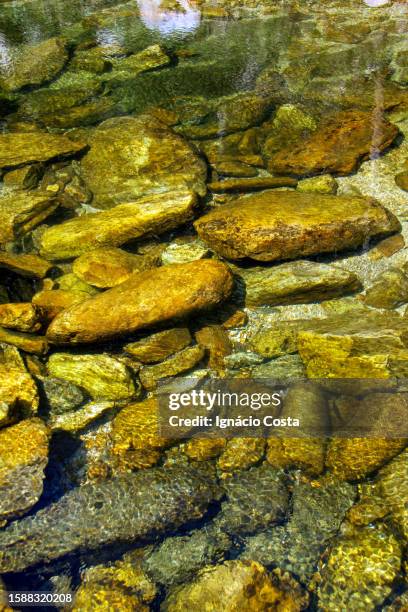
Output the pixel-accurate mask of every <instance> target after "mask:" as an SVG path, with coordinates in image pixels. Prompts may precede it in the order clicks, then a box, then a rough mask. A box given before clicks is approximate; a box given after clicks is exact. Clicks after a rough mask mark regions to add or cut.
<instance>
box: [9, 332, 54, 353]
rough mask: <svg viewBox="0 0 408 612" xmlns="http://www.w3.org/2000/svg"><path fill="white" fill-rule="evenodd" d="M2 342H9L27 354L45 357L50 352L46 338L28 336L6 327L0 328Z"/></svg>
mask: <svg viewBox="0 0 408 612" xmlns="http://www.w3.org/2000/svg"><path fill="white" fill-rule="evenodd" d="M0 342H7V344H11V345H12V346H16V347H17V348H18V349H21V350H22V351H25V352H26V353H34V354H35V355H44V354H45V353H47V352H48V342H47V339H46V338H45V336H37V335H34V334H26V333H22V332H19V331H14V330H11V329H6V328H5V327H0Z"/></svg>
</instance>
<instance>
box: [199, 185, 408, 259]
mask: <svg viewBox="0 0 408 612" xmlns="http://www.w3.org/2000/svg"><path fill="white" fill-rule="evenodd" d="M195 227H196V230H197V232H198V234H199V236H200V238H201V239H202V240H203V241H204V242H206V244H208V246H209V247H210V248H212V249H213V250H214V251H215V252H216V253H218V254H219V255H222V256H223V257H226V258H227V259H243V258H245V257H250V258H252V259H255V260H257V261H276V260H279V259H297V258H301V257H307V256H308V255H314V254H317V253H330V252H335V251H340V250H343V249H351V248H357V247H359V246H361V245H362V244H364V243H365V242H366V240H368V239H369V238H370V237H371V236H381V235H387V234H391V233H393V232H395V231H397V230H399V229H400V224H399V221H398V219H397V218H396V217H394V215H393V214H392V213H391V212H389V211H388V210H387V209H386V208H384V207H383V206H381V204H379V203H378V202H376V201H375V200H374V199H373V198H362V197H354V196H352V197H350V196H332V195H323V194H317V193H314V194H310V193H298V192H289V191H284V192H275V191H273V190H272V191H265V192H263V193H261V194H258V195H253V196H250V197H242V198H239V199H238V200H235V201H234V202H232V203H231V204H226V205H225V206H220V207H219V208H216V209H215V210H213V211H211V212H210V213H208V214H207V215H204V217H201V218H200V219H198V220H197V221H196V222H195Z"/></svg>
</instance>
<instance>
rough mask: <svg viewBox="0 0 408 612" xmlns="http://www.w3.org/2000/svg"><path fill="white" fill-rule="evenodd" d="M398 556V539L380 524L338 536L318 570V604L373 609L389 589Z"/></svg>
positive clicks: (331, 607) (332, 608)
mask: <svg viewBox="0 0 408 612" xmlns="http://www.w3.org/2000/svg"><path fill="white" fill-rule="evenodd" d="M401 556H402V551H401V546H400V544H399V542H398V540H397V539H396V537H395V536H394V535H393V534H392V533H391V532H390V531H389V530H388V529H387V528H385V527H384V526H381V525H380V526H378V527H374V528H373V527H371V526H370V527H365V528H362V529H359V530H357V529H356V530H354V531H352V533H350V534H346V535H343V536H340V537H339V538H338V539H337V540H336V541H335V543H334V545H333V546H332V548H331V550H330V554H329V558H328V560H327V563H326V565H325V567H324V569H323V570H322V572H321V582H320V584H319V587H318V601H319V608H321V609H323V610H327V611H333V612H337V610H367V611H374V610H377V609H378V608H379V607H380V606H381V604H382V603H383V601H384V600H385V599H386V598H387V597H388V596H389V595H390V594H391V592H392V589H393V585H394V582H395V580H396V578H397V577H398V575H399V572H400V567H401Z"/></svg>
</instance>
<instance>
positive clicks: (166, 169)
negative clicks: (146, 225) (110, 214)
mask: <svg viewBox="0 0 408 612" xmlns="http://www.w3.org/2000/svg"><path fill="white" fill-rule="evenodd" d="M90 145H91V149H90V151H89V153H87V155H85V157H84V158H83V160H82V163H81V167H82V172H83V176H84V178H85V180H86V182H87V184H88V187H89V188H90V190H91V191H92V192H93V194H94V202H95V206H96V207H97V208H112V206H115V204H120V203H123V202H134V201H135V199H136V198H138V197H141V196H146V195H148V194H156V193H163V192H167V191H177V190H186V189H187V190H191V191H193V192H196V193H198V194H199V195H204V194H205V192H206V186H205V180H206V176H207V167H206V164H205V162H204V161H203V160H202V159H201V158H200V157H198V155H197V154H196V153H195V151H194V150H193V148H192V147H191V145H189V144H188V143H187V142H186V141H185V140H184V139H183V138H182V137H181V136H179V135H177V134H175V133H174V132H172V131H171V130H170V129H169V128H168V127H167V126H166V125H164V124H163V123H161V122H160V121H159V120H157V119H155V118H154V117H151V116H148V115H144V116H140V117H119V118H115V119H109V120H108V121H105V122H104V123H102V124H101V125H100V126H99V127H98V128H97V129H96V130H95V132H94V134H93V135H92V137H91V140H90Z"/></svg>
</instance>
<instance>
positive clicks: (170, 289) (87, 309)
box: [47, 259, 233, 344]
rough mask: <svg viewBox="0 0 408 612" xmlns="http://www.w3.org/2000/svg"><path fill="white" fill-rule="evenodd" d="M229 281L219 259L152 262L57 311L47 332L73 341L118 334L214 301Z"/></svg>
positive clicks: (228, 289)
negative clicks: (149, 266)
mask: <svg viewBox="0 0 408 612" xmlns="http://www.w3.org/2000/svg"><path fill="white" fill-rule="evenodd" d="M232 285H233V282H232V276H231V274H230V272H229V270H228V268H227V267H226V266H225V265H224V264H222V263H220V262H218V261H213V260H205V259H203V260H201V261H195V262H192V263H188V264H175V265H173V266H166V267H163V268H155V269H153V270H148V271H146V272H141V273H139V274H134V275H133V276H132V277H131V278H130V279H129V280H128V281H126V282H125V283H122V284H121V285H119V286H118V287H114V288H113V289H109V290H108V291H106V292H104V293H102V294H100V295H97V296H96V297H93V298H91V299H90V300H86V302H82V303H81V304H78V305H76V306H73V307H71V308H69V309H68V310H66V311H64V312H62V313H61V314H60V315H58V316H57V317H56V318H55V319H54V321H53V322H52V324H51V325H50V327H49V328H48V332H47V335H48V337H49V339H50V340H52V341H53V342H56V343H72V344H77V343H81V342H85V343H86V342H95V341H102V340H107V339H110V338H114V337H117V336H123V335H126V334H129V333H132V332H135V331H137V330H139V329H144V328H146V327H149V326H152V325H155V324H158V323H165V322H170V321H171V320H173V319H175V318H185V317H188V316H189V315H191V314H194V313H197V312H200V311H203V310H207V309H209V308H212V307H215V306H217V305H218V304H220V303H221V302H223V301H224V300H225V299H226V298H227V297H228V296H229V295H230V293H231V290H232Z"/></svg>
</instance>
